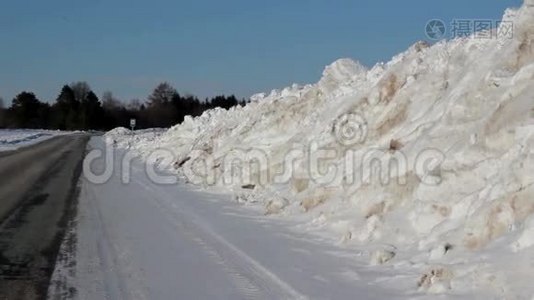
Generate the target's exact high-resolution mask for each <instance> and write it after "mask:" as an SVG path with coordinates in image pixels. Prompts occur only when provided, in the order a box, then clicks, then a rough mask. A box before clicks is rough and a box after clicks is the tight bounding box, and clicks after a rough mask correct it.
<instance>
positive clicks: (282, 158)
mask: <svg viewBox="0 0 534 300" xmlns="http://www.w3.org/2000/svg"><path fill="white" fill-rule="evenodd" d="M503 19H504V20H505V21H512V22H513V23H514V36H513V38H507V37H499V38H497V37H494V38H492V39H475V38H462V39H455V40H451V41H442V42H439V43H436V44H434V45H428V44H426V43H423V42H419V43H416V44H415V45H413V46H412V47H410V48H409V49H408V50H407V51H405V52H403V53H401V54H399V55H397V56H395V57H394V58H393V59H392V60H391V61H390V62H387V63H380V64H377V65H376V66H374V67H372V68H370V69H366V68H365V67H363V66H361V64H359V63H357V62H355V61H352V60H349V59H342V60H339V61H337V62H334V63H333V64H332V65H330V66H328V67H327V68H326V69H325V72H324V74H323V77H322V79H321V80H320V81H319V82H318V83H316V84H311V85H306V86H297V85H294V86H291V87H288V88H285V89H282V90H275V91H272V92H271V93H263V94H257V95H255V96H254V97H253V100H254V101H252V102H251V103H250V104H248V105H247V106H245V107H235V108H232V109H230V110H229V111H225V110H222V109H215V110H210V111H207V112H205V113H204V114H203V115H202V116H200V117H197V118H194V119H192V118H186V120H185V121H184V122H183V123H182V124H181V125H177V126H175V127H173V128H171V129H169V130H168V131H167V132H164V133H162V134H160V135H158V136H157V137H154V136H151V137H149V136H148V135H147V136H143V135H140V136H138V137H136V138H135V142H132V141H131V139H132V138H131V137H130V136H128V135H124V134H123V133H121V132H112V133H110V134H108V135H109V136H112V139H113V141H115V142H114V143H115V144H116V147H118V148H128V149H129V150H132V151H134V152H135V153H138V154H140V155H142V156H143V157H144V158H145V159H146V160H147V161H156V162H162V161H167V160H162V158H163V156H165V155H164V154H162V153H164V152H165V153H166V155H171V157H172V160H170V163H169V164H167V167H168V170H169V171H172V172H175V173H176V174H177V175H179V176H180V178H182V179H183V180H185V181H186V182H189V183H193V184H196V185H198V186H200V187H204V188H207V187H209V188H211V189H214V188H217V189H219V190H220V189H222V190H230V191H232V192H233V193H234V194H235V200H236V202H238V203H241V205H243V206H245V207H247V208H251V209H252V208H258V207H259V208H262V209H263V212H264V213H265V214H267V215H268V216H269V217H268V218H271V219H272V220H276V221H277V222H281V223H283V222H294V224H296V225H295V226H296V228H297V230H298V231H299V232H302V233H306V234H311V235H313V237H315V238H320V239H321V240H322V242H323V244H324V243H330V244H332V243H333V244H335V245H336V247H338V248H340V249H344V250H349V251H352V253H362V255H361V256H360V257H358V260H359V261H360V262H365V263H366V264H368V265H369V267H370V268H371V270H376V272H378V273H380V275H379V276H377V278H376V280H377V281H379V282H380V284H381V285H383V286H387V287H393V288H397V287H402V288H405V289H407V290H408V291H411V292H412V293H414V295H425V294H428V295H429V296H431V295H435V294H441V295H444V296H447V298H449V297H450V298H453V297H466V298H472V297H475V296H476V298H485V297H498V298H526V299H530V298H532V297H533V296H534V286H533V285H532V284H531V282H529V280H528V278H532V275H533V274H534V254H532V251H531V250H532V248H531V247H532V245H533V244H534V242H533V240H534V235H533V230H532V217H533V216H534V202H533V200H532V199H533V197H534V189H533V186H534V177H533V176H532V168H533V167H534V165H533V163H534V157H533V153H532V148H533V143H534V115H533V113H532V111H533V109H534V104H533V103H532V99H534V84H533V83H534V5H532V1H530V0H529V1H526V2H525V4H524V5H523V6H522V7H521V8H519V9H515V10H512V9H509V10H507V11H506V12H505V15H504V17H503ZM158 149H159V150H161V149H165V151H156V150H158ZM314 158H315V159H314ZM317 158H320V159H317ZM239 160H241V161H239ZM236 161H237V163H238V164H239V163H240V162H241V165H240V166H238V167H237V168H235V167H234V166H235V164H234V163H235V162H236ZM251 162H259V167H258V166H257V165H254V166H252V165H251ZM377 162H378V164H379V167H380V166H381V167H382V170H378V171H388V172H386V173H384V172H382V173H377V170H376V163H377ZM392 163H393V165H396V166H397V168H393V167H391V166H392ZM373 164H374V165H373ZM236 171H238V172H236ZM280 174H282V175H283V176H281V175H280ZM243 213H244V212H243ZM236 217H237V216H236ZM356 270H358V269H356ZM356 272H357V271H356ZM399 272H400V273H401V274H402V275H399ZM395 298H399V297H395Z"/></svg>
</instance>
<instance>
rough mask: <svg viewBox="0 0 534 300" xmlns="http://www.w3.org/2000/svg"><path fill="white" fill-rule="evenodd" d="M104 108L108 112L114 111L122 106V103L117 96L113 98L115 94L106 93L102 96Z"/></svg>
mask: <svg viewBox="0 0 534 300" xmlns="http://www.w3.org/2000/svg"><path fill="white" fill-rule="evenodd" d="M102 106H103V107H104V109H106V110H114V109H117V108H119V107H120V106H121V101H120V100H119V99H117V98H115V96H113V93H112V92H110V91H105V92H104V93H103V94H102Z"/></svg>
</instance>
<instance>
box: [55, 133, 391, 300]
mask: <svg viewBox="0 0 534 300" xmlns="http://www.w3.org/2000/svg"><path fill="white" fill-rule="evenodd" d="M89 148H97V149H98V148H100V149H103V143H102V141H101V140H100V139H99V138H93V139H91V141H90V143H89ZM122 155H124V153H121V151H120V150H115V153H114V157H115V159H114V161H113V175H112V176H111V178H109V180H107V181H106V182H105V183H103V184H101V183H93V182H90V181H89V180H88V179H87V178H86V177H84V176H82V179H81V192H80V197H79V202H78V214H77V221H76V226H74V228H73V231H72V232H70V233H69V235H67V236H68V238H67V239H65V241H64V243H63V245H62V251H61V253H62V254H61V259H59V260H58V265H57V268H56V271H55V272H54V276H53V278H52V284H51V286H50V290H49V292H50V296H51V298H53V299H68V298H71V297H73V298H76V299H135V300H138V299H151V300H152V299H391V298H392V297H393V295H395V293H390V292H389V291H388V290H387V289H384V288H383V287H382V286H380V287H379V286H376V285H375V283H374V280H371V279H370V278H375V279H376V274H370V272H371V271H369V270H368V268H367V263H365V264H364V265H362V263H361V262H357V261H355V260H354V257H355V253H353V252H352V251H353V250H350V249H341V248H339V247H336V246H335V245H331V244H328V243H325V242H323V241H320V240H316V239H314V238H313V237H310V236H308V235H306V234H304V233H299V232H297V231H293V230H291V228H293V227H294V226H296V223H295V222H294V221H291V220H286V221H284V220H283V219H274V218H273V217H268V216H265V215H264V214H263V211H261V210H256V209H253V208H251V207H243V206H240V205H239V204H237V203H236V202H235V201H232V198H231V197H230V196H229V195H224V194H213V193H208V192H205V191H200V190H194V189H193V188H192V187H189V186H185V185H182V184H177V185H158V184H155V183H153V182H152V181H151V180H150V178H149V177H148V176H147V173H146V171H145V169H144V167H145V166H144V165H143V163H142V162H141V161H134V162H133V164H132V168H131V181H130V182H129V183H125V182H124V181H123V180H122V173H121V172H122V170H123V168H122V167H121V164H120V162H121V161H122V159H121V158H122ZM92 169H94V170H100V171H102V170H104V162H103V160H97V161H95V162H94V165H93V166H92ZM397 293H398V291H397Z"/></svg>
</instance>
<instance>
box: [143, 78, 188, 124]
mask: <svg viewBox="0 0 534 300" xmlns="http://www.w3.org/2000/svg"><path fill="white" fill-rule="evenodd" d="M176 97H179V95H178V92H176V90H175V89H174V88H173V87H172V86H171V85H170V84H168V83H167V82H163V83H160V84H159V85H158V86H157V87H156V88H155V89H154V91H152V94H150V96H149V97H148V109H147V115H148V118H147V125H148V126H151V127H170V126H173V125H175V124H177V123H179V122H180V121H179V117H178V116H177V109H176V106H175V105H174V102H175V100H173V99H176Z"/></svg>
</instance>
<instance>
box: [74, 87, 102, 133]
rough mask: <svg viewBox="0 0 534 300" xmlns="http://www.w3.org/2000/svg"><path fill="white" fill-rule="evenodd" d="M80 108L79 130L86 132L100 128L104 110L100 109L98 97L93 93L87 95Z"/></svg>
mask: <svg viewBox="0 0 534 300" xmlns="http://www.w3.org/2000/svg"><path fill="white" fill-rule="evenodd" d="M80 108H81V109H80V111H81V115H80V128H81V129H84V130H88V129H100V128H102V125H103V119H104V110H103V109H102V105H101V104H100V100H98V97H97V96H96V95H95V93H93V91H89V92H88V93H87V95H86V97H85V98H84V99H83V100H82V102H81V105H80Z"/></svg>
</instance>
